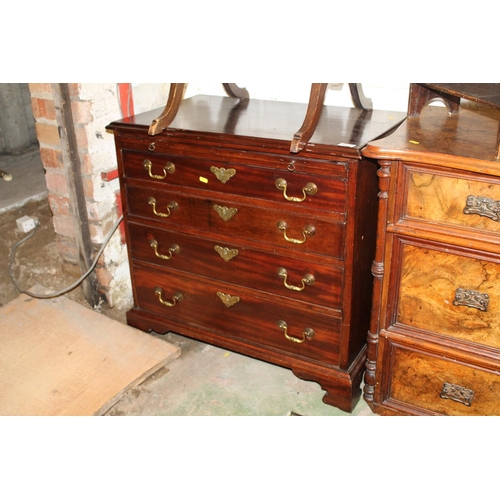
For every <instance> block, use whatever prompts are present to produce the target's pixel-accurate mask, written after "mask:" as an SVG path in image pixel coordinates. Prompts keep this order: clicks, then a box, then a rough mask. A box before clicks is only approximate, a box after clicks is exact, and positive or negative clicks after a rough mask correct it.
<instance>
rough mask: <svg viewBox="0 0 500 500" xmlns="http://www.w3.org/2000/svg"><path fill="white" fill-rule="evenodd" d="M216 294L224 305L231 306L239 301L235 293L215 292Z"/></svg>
mask: <svg viewBox="0 0 500 500" xmlns="http://www.w3.org/2000/svg"><path fill="white" fill-rule="evenodd" d="M216 295H217V297H219V299H220V300H221V301H222V303H223V304H224V305H225V306H226V307H232V306H234V304H237V303H238V302H239V301H240V298H239V297H238V296H237V295H229V294H227V293H223V292H217V294H216Z"/></svg>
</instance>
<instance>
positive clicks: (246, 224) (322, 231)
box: [127, 186, 345, 259]
mask: <svg viewBox="0 0 500 500" xmlns="http://www.w3.org/2000/svg"><path fill="white" fill-rule="evenodd" d="M151 198H152V199H154V205H151ZM173 203H175V208H173V209H172V210H170V215H169V216H168V217H161V216H157V215H155V214H154V210H156V211H157V212H159V213H163V214H167V213H168V212H169V210H168V209H167V207H169V206H173ZM127 205H128V209H129V211H130V214H131V215H138V216H141V217H147V218H149V219H152V220H156V221H161V222H163V223H165V224H166V225H176V226H180V227H182V228H185V227H186V226H189V227H191V228H194V229H195V230H196V231H206V232H207V233H209V234H212V235H215V237H218V236H219V235H220V236H223V237H224V238H226V239H227V238H230V239H231V240H232V241H234V242H235V243H238V241H258V242H263V243H269V244H271V245H273V246H276V245H277V246H280V247H284V248H289V249H292V250H300V251H306V252H311V253H315V254H323V255H329V256H331V257H334V258H338V259H340V258H343V241H344V231H345V228H344V225H343V224H342V223H332V222H331V221H329V220H325V219H320V218H315V217H313V216H311V215H299V214H296V213H294V212H290V211H286V210H283V211H279V210H266V209H262V208H259V207H258V206H252V205H247V204H242V203H237V202H234V201H232V200H230V201H228V200H224V199H223V198H201V197H195V196H187V195H184V194H181V193H176V192H169V191H166V190H164V189H163V190H155V189H149V188H143V187H140V188H139V187H135V186H128V187H127ZM285 226H286V227H285ZM285 236H286V238H288V239H289V240H290V239H293V240H296V241H287V240H286V239H285Z"/></svg>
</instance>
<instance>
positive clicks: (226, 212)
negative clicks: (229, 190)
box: [214, 205, 238, 222]
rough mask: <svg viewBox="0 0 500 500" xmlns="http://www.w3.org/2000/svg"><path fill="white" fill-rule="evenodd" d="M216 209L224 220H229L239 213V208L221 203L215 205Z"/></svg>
mask: <svg viewBox="0 0 500 500" xmlns="http://www.w3.org/2000/svg"><path fill="white" fill-rule="evenodd" d="M214 210H215V211H216V212H217V213H218V214H219V216H220V218H221V219H222V220H223V221H224V222H227V221H228V220H229V219H231V218H232V217H234V216H235V215H236V214H237V213H238V209H237V208H228V207H221V206H220V205H214Z"/></svg>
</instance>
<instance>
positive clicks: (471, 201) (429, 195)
mask: <svg viewBox="0 0 500 500" xmlns="http://www.w3.org/2000/svg"><path fill="white" fill-rule="evenodd" d="M406 169H407V170H406V182H407V190H408V199H407V207H406V216H407V217H411V218H415V219H421V220H425V221H430V222H438V223H444V224H449V225H452V226H465V227H468V228H473V229H480V230H483V231H484V230H485V231H492V232H495V233H496V234H498V232H499V231H500V181H499V180H498V179H493V178H485V177H482V178H480V179H483V180H478V179H477V178H474V177H471V176H463V175H461V176H460V177H458V176H457V174H456V172H455V176H453V172H452V173H450V172H449V171H443V170H437V171H436V170H433V171H428V170H422V169H415V168H412V167H410V166H408V165H406Z"/></svg>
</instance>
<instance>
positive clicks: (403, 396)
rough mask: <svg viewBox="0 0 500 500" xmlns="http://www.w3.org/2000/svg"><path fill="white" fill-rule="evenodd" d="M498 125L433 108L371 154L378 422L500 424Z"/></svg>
mask: <svg viewBox="0 0 500 500" xmlns="http://www.w3.org/2000/svg"><path fill="white" fill-rule="evenodd" d="M499 120H500V115H499V114H498V113H489V114H487V113H485V112H482V113H480V112H479V111H472V110H466V109H461V110H460V112H459V113H457V114H454V115H448V112H447V110H446V108H440V107H432V106H431V107H428V108H426V109H424V111H423V112H422V114H421V115H420V117H416V118H409V119H408V120H407V121H406V122H405V123H404V124H403V125H401V126H400V127H399V128H398V130H397V131H396V132H394V134H393V135H391V136H390V137H387V138H385V139H381V140H379V141H374V142H373V143H371V144H369V145H368V146H367V148H365V149H364V153H365V154H366V155H368V156H370V157H373V158H377V159H378V160H379V164H380V169H379V171H378V175H379V184H380V194H379V199H380V202H379V221H378V235H377V249H376V258H375V261H374V264H373V274H374V277H375V279H374V294H373V311H372V321H371V327H370V332H369V334H368V359H367V364H366V367H367V370H366V374H365V386H364V398H365V400H366V401H367V402H368V403H369V405H370V406H371V408H372V409H373V411H374V412H376V413H380V414H389V415H498V414H500V161H499V160H498V159H497V158H496V155H495V152H496V139H497V134H498V127H499V124H500V121H499Z"/></svg>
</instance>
